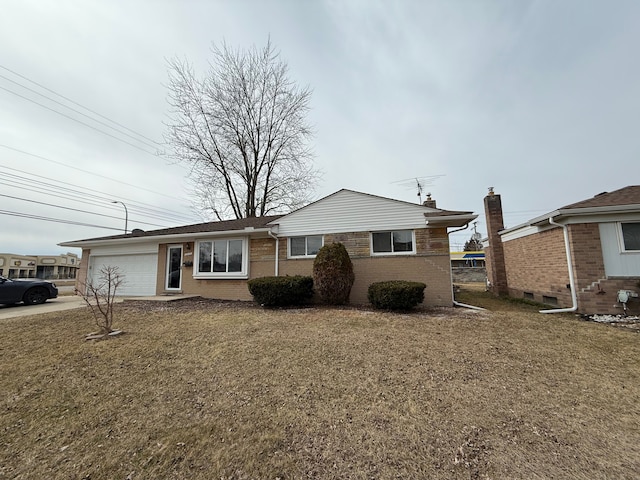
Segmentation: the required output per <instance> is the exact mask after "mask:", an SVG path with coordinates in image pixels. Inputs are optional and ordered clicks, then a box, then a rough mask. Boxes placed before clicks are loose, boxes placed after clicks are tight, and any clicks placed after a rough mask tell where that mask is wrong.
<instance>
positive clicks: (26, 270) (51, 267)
mask: <svg viewBox="0 0 640 480" xmlns="http://www.w3.org/2000/svg"><path fill="white" fill-rule="evenodd" d="M79 267H80V259H79V258H78V255H76V254H75V253H65V254H62V255H17V254H14V253H0V275H3V276H5V277H8V278H42V279H54V280H57V279H65V278H76V274H77V271H78V268H79Z"/></svg>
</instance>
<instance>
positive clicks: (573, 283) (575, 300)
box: [540, 217, 578, 313]
mask: <svg viewBox="0 0 640 480" xmlns="http://www.w3.org/2000/svg"><path fill="white" fill-rule="evenodd" d="M549 223H550V224H551V225H556V226H558V227H562V232H563V233H564V249H565V251H566V253H567V267H568V269H569V288H570V289H571V302H572V304H573V306H572V307H571V308H553V309H551V310H540V313H564V312H575V311H576V310H577V309H578V298H577V297H576V281H575V278H574V276H573V264H572V263H571V244H570V243H569V228H568V227H567V226H566V225H563V224H561V223H556V222H554V221H553V217H549Z"/></svg>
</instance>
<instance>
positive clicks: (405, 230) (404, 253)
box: [369, 228, 417, 257]
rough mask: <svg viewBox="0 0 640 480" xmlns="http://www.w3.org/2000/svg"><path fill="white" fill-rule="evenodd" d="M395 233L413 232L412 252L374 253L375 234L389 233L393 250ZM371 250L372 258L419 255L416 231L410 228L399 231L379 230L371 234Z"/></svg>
mask: <svg viewBox="0 0 640 480" xmlns="http://www.w3.org/2000/svg"><path fill="white" fill-rule="evenodd" d="M394 232H411V250H410V251H403V252H393V251H391V252H374V251H373V234H374V233H389V234H390V235H391V236H392V238H391V248H392V249H393V233H394ZM369 250H370V252H371V256H372V257H383V256H389V255H394V256H396V255H415V254H416V253H417V251H416V231H415V230H414V229H410V228H404V229H399V230H378V231H375V232H369Z"/></svg>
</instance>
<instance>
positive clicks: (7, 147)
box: [0, 143, 183, 201]
mask: <svg viewBox="0 0 640 480" xmlns="http://www.w3.org/2000/svg"><path fill="white" fill-rule="evenodd" d="M0 147H3V148H6V149H8V150H13V151H14V152H18V153H22V154H24V155H29V156H31V157H34V158H39V159H40V160H44V161H46V162H51V163H55V164H57V165H62V166H63V167H67V168H72V169H73V170H77V171H79V172H83V173H87V174H89V175H93V176H94V177H98V178H104V179H105V180H110V181H112V182H116V183H120V184H122V185H127V186H128V187H134V188H137V189H139V190H144V191H146V192H149V193H155V194H156V195H161V196H163V197H167V198H171V199H174V200H180V201H182V200H183V199H182V198H178V197H174V196H173V195H167V194H166V193H161V192H156V191H155V190H150V189H148V188H144V187H140V186H138V185H133V184H132V183H127V182H123V181H122V180H117V179H115V178H111V177H107V176H105V175H100V174H99V173H94V172H90V171H89V170H84V169H82V168H78V167H74V166H73V165H69V164H67V163H63V162H59V161H57V160H52V159H50V158H47V157H43V156H42V155H38V154H35V153H31V152H27V151H25V150H20V149H19V148H14V147H10V146H9V145H5V144H2V143H0ZM5 168H9V167H5ZM25 173H26V172H25Z"/></svg>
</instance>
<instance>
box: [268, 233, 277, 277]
mask: <svg viewBox="0 0 640 480" xmlns="http://www.w3.org/2000/svg"><path fill="white" fill-rule="evenodd" d="M267 233H268V234H269V236H270V237H271V238H275V239H276V267H275V276H276V277H277V276H278V265H279V263H280V262H279V259H278V253H279V251H280V238H278V236H277V235H275V234H274V233H273V232H272V231H271V230H269V231H268V232H267Z"/></svg>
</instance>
